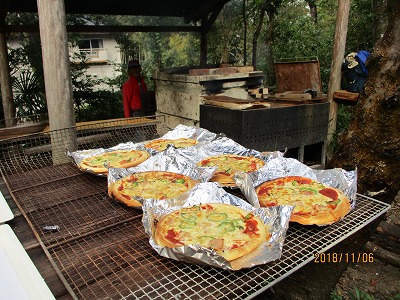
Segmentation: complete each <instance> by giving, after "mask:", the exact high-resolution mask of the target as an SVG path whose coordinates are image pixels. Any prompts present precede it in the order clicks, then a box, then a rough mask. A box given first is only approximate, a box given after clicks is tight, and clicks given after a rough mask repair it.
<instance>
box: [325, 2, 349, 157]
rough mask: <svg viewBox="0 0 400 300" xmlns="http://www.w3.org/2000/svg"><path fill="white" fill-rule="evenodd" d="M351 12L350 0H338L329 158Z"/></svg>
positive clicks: (332, 69)
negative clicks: (337, 93)
mask: <svg viewBox="0 0 400 300" xmlns="http://www.w3.org/2000/svg"><path fill="white" fill-rule="evenodd" d="M349 13H350V0H338V10H337V16H336V29H335V37H334V42H333V53H332V62H331V73H330V76H329V87H328V94H327V97H328V101H329V102H330V110H329V125H328V137H327V140H328V151H327V156H328V159H329V158H330V157H331V156H332V149H331V147H330V144H331V142H332V140H333V134H334V133H335V131H336V122H337V111H338V104H337V103H336V102H335V101H334V100H333V93H334V92H335V91H337V90H340V80H341V66H342V62H343V57H344V54H345V50H346V38H347V28H348V21H349Z"/></svg>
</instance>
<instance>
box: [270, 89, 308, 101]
mask: <svg viewBox="0 0 400 300" xmlns="http://www.w3.org/2000/svg"><path fill="white" fill-rule="evenodd" d="M275 98H276V99H277V100H279V99H284V100H292V101H296V100H311V99H312V96H311V94H309V93H303V92H295V91H291V92H284V93H276V94H275Z"/></svg>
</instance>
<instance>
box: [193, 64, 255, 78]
mask: <svg viewBox="0 0 400 300" xmlns="http://www.w3.org/2000/svg"><path fill="white" fill-rule="evenodd" d="M253 71H254V67H253V66H243V67H224V68H213V69H190V70H189V75H196V76H198V75H214V74H218V75H227V74H235V73H248V72H253Z"/></svg>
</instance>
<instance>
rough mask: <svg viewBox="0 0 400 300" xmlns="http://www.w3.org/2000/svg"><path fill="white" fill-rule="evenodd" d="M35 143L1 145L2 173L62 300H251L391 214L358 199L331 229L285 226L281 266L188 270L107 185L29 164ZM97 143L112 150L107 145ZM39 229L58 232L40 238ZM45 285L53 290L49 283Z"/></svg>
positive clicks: (71, 170) (69, 166) (71, 167)
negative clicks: (154, 244)
mask: <svg viewBox="0 0 400 300" xmlns="http://www.w3.org/2000/svg"><path fill="white" fill-rule="evenodd" d="M153 121H154V122H155V123H156V124H153V123H152V124H151V126H150V127H149V128H147V130H149V132H150V133H153V134H154V135H157V134H158V135H161V134H163V133H165V131H167V130H168V128H163V127H162V122H161V123H160V124H158V123H157V121H158V120H153ZM154 125H155V127H154ZM96 130H98V128H97V129H96ZM107 130H111V131H112V129H111V128H109V127H107ZM118 130H119V131H124V130H126V131H129V130H127V129H126V127H124V128H119V129H118ZM130 130H132V131H137V127H134V128H131V129H130ZM104 131H105V129H102V130H101V133H104ZM130 133H131V134H133V133H132V132H130ZM86 134H87V132H86ZM119 134H121V132H120V133H119ZM127 134H128V132H127ZM112 136H116V135H115V134H112ZM38 138H39V137H33V136H29V137H27V138H26V139H25V140H24V142H23V143H21V140H19V141H10V140H8V141H2V143H1V144H3V145H7V147H4V148H1V149H0V150H1V155H2V156H3V158H4V159H2V162H1V164H2V165H1V167H2V173H3V178H4V181H5V183H6V185H7V187H8V191H9V192H10V194H11V196H12V198H13V200H14V201H15V203H16V204H17V206H18V208H19V210H20V211H21V217H23V219H24V220H25V221H26V222H28V224H29V226H30V228H31V229H32V231H33V233H34V235H35V237H36V238H37V240H38V245H39V246H38V247H40V248H42V249H43V251H44V253H45V255H46V256H47V259H48V261H49V262H50V264H51V267H52V268H54V270H55V273H56V274H57V276H58V277H59V278H60V279H61V281H62V282H63V284H64V286H65V290H66V291H67V293H66V294H64V295H56V296H57V297H58V298H63V299H66V298H68V299H70V298H72V299H246V298H247V299H251V298H253V297H255V296H256V295H258V294H260V293H262V292H263V291H265V290H267V289H268V288H270V287H271V286H273V285H274V284H275V283H277V282H278V281H280V280H282V279H283V278H285V277H286V276H288V275H290V274H291V273H293V272H295V271H296V270H298V269H299V268H301V267H302V266H304V265H305V264H307V263H308V262H310V261H312V260H313V259H314V254H315V253H322V252H324V251H326V250H328V249H329V248H331V247H333V246H334V245H336V244H338V243H340V242H341V241H342V240H344V239H346V238H347V237H348V236H350V235H351V234H353V233H355V232H356V231H357V230H359V229H361V228H362V227H364V226H366V225H367V224H369V223H370V222H372V221H373V220H375V219H376V218H378V217H379V216H381V215H382V214H384V213H385V212H386V211H387V210H388V209H389V207H390V206H389V205H388V204H385V203H382V202H379V201H376V200H374V199H372V198H368V197H365V196H362V195H358V197H357V205H356V208H355V209H354V210H353V211H352V212H351V213H350V214H349V215H348V216H346V217H345V218H344V219H343V220H341V221H339V222H337V223H335V224H333V225H330V226H325V227H318V226H302V225H296V224H291V225H290V227H289V230H288V232H287V236H286V240H285V244H284V247H283V253H282V257H281V259H279V260H277V261H274V262H272V263H268V264H265V265H261V266H256V267H253V268H251V269H242V270H239V271H226V270H220V269H216V268H212V267H207V266H199V265H192V264H186V263H181V262H178V261H175V260H172V259H168V258H164V257H161V256H159V255H158V254H157V253H156V251H155V250H153V249H152V248H151V246H150V244H149V243H148V236H147V235H146V234H145V232H144V230H143V226H142V220H141V219H142V213H141V211H140V210H135V209H132V208H128V207H126V206H124V205H123V204H120V203H119V202H116V201H114V200H113V199H111V198H110V197H109V196H108V194H107V180H106V178H104V177H97V176H94V175H93V174H89V173H83V172H81V171H80V170H79V169H78V168H77V167H76V165H75V164H74V163H72V162H67V163H63V164H57V165H53V164H51V163H50V161H51V159H50V158H51V155H44V156H40V157H42V158H43V157H44V158H45V161H43V162H41V161H39V160H38V157H39V156H37V155H36V154H34V155H33V156H34V158H35V159H36V160H34V159H32V158H29V156H32V154H30V152H29V151H28V153H29V154H30V155H26V153H27V151H26V150H27V149H31V148H32V147H40V146H41V147H42V146H45V145H46V143H41V141H42V140H40V139H38ZM97 142H98V141H97ZM101 142H102V143H105V144H106V143H109V144H110V146H114V145H115V140H112V139H111V140H108V141H107V142H105V141H101ZM110 146H109V147H110ZM82 147H84V146H82ZM39 149H42V150H43V149H44V148H39ZM24 150H25V152H24ZM36 150H37V148H36ZM47 151H49V150H48V149H47ZM15 153H17V154H18V153H19V154H21V153H22V154H23V153H25V154H24V155H16V154H15ZM22 158H23V159H22ZM32 161H34V162H36V161H37V163H38V164H36V165H35V164H33V163H32ZM40 164H42V165H41V166H40ZM45 226H58V227H59V230H45V229H44V228H46V227H45ZM50 228H52V227H50ZM55 228H56V227H55ZM32 247H34V246H32ZM46 276H47V277H46ZM43 277H44V279H45V280H46V282H48V284H49V287H50V289H52V285H51V278H48V277H49V276H48V275H46V274H43ZM54 293H55V294H56V292H54Z"/></svg>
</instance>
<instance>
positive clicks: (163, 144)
mask: <svg viewBox="0 0 400 300" xmlns="http://www.w3.org/2000/svg"><path fill="white" fill-rule="evenodd" d="M170 144H172V145H174V146H175V147H176V148H186V147H190V146H194V145H196V144H197V140H194V139H189V138H178V139H156V140H152V141H150V142H147V143H146V144H145V145H144V146H145V147H146V148H151V149H154V150H157V151H164V150H165V149H167V146H168V145H170Z"/></svg>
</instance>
